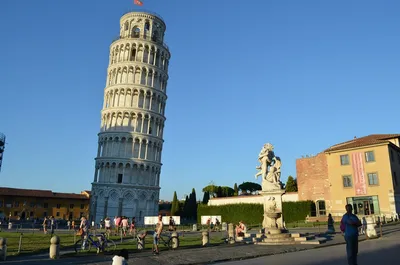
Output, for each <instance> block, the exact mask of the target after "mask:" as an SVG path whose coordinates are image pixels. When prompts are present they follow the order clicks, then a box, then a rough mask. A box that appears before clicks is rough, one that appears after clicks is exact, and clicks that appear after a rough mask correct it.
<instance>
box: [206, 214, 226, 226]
mask: <svg viewBox="0 0 400 265" xmlns="http://www.w3.org/2000/svg"><path fill="white" fill-rule="evenodd" d="M217 219H218V221H219V222H220V223H222V218H221V215H202V216H201V224H202V225H207V222H208V220H210V223H213V224H216V223H217Z"/></svg>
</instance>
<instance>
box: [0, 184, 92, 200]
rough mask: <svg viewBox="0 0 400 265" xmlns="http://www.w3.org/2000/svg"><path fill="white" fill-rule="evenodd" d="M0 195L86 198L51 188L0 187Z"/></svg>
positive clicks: (85, 197)
mask: <svg viewBox="0 0 400 265" xmlns="http://www.w3.org/2000/svg"><path fill="white" fill-rule="evenodd" d="M0 196H19V197H38V198H63V199H88V197H87V196H86V195H83V194H76V193H59V192H52V191H51V190H30V189H14V188H6V187H0Z"/></svg>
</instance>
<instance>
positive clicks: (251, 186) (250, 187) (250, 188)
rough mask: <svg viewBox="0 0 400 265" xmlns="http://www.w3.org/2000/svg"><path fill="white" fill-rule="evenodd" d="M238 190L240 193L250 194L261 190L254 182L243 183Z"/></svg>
mask: <svg viewBox="0 0 400 265" xmlns="http://www.w3.org/2000/svg"><path fill="white" fill-rule="evenodd" d="M239 190H241V191H242V193H247V194H251V193H253V192H255V191H258V190H261V185H260V184H258V183H254V182H243V183H242V184H240V185H239Z"/></svg>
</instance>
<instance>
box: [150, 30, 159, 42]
mask: <svg viewBox="0 0 400 265" xmlns="http://www.w3.org/2000/svg"><path fill="white" fill-rule="evenodd" d="M151 40H152V41H158V31H157V30H155V31H153V34H152V35H151Z"/></svg>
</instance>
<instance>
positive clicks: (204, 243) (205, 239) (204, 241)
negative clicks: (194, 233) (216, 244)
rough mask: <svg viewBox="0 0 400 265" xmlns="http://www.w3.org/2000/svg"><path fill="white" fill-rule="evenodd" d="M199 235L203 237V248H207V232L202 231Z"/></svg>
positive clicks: (208, 239) (208, 241)
mask: <svg viewBox="0 0 400 265" xmlns="http://www.w3.org/2000/svg"><path fill="white" fill-rule="evenodd" d="M201 234H202V236H203V247H205V246H208V244H209V243H210V237H209V233H208V231H204V232H203V233H201Z"/></svg>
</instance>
